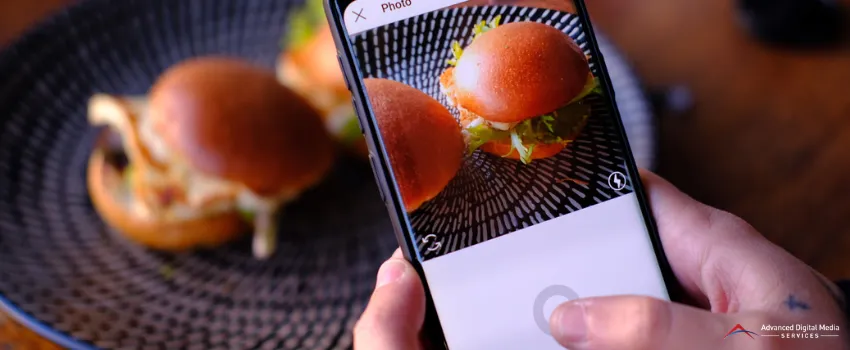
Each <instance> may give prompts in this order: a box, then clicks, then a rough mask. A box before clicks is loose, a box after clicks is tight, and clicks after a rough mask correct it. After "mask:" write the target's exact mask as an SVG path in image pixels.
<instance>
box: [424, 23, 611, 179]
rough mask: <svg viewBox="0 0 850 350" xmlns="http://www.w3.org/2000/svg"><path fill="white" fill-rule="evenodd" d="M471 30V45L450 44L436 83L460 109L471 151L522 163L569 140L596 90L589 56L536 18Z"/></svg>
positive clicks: (584, 119) (586, 114) (583, 120)
mask: <svg viewBox="0 0 850 350" xmlns="http://www.w3.org/2000/svg"><path fill="white" fill-rule="evenodd" d="M499 21H500V17H496V18H495V19H494V20H493V21H492V22H490V23H486V22H483V21H482V22H481V23H479V24H477V25H476V26H475V28H474V29H473V35H474V37H473V40H472V43H471V44H470V45H469V46H468V47H466V48H462V47H461V46H460V44H459V43H458V42H454V43H453V45H452V55H453V58H452V59H451V60H449V61H448V64H449V68H447V69H446V70H445V71H444V72H443V74H441V76H440V88H441V90H442V93H443V94H445V95H446V98H447V100H448V101H449V103H450V104H452V105H453V106H455V107H457V108H458V110H459V111H460V122H461V124H462V125H463V127H464V134H465V136H466V138H467V141H468V144H469V150H470V151H474V150H476V149H479V148H480V149H482V150H483V151H485V152H488V153H492V154H495V155H498V156H502V157H506V158H511V159H518V160H521V161H522V162H523V163H525V164H528V163H530V162H531V161H533V160H535V159H542V158H548V157H552V156H554V155H556V154H558V153H560V152H561V150H563V149H564V147H566V145H567V144H569V143H570V142H572V141H573V140H575V138H576V137H577V136H578V135H579V133H580V132H581V130H582V129H583V128H584V126H585V124H586V122H587V119H588V117H589V116H590V112H591V107H590V104H589V103H588V102H587V101H586V100H585V97H587V96H588V95H590V94H593V93H601V89H600V87H599V84H598V83H597V80H596V79H595V78H594V77H593V75H592V74H591V72H590V68H589V65H588V60H587V56H585V54H584V53H583V52H582V50H581V48H579V46H578V45H577V44H576V43H575V42H574V41H573V40H572V38H570V37H569V36H568V35H566V34H564V33H563V32H561V31H559V30H558V29H555V28H554V27H551V26H548V25H545V24H540V23H535V22H515V23H510V24H505V25H500V23H499Z"/></svg>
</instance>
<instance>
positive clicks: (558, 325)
mask: <svg viewBox="0 0 850 350" xmlns="http://www.w3.org/2000/svg"><path fill="white" fill-rule="evenodd" d="M550 326H551V327H552V335H553V336H554V337H555V338H556V339H558V340H560V341H561V342H567V343H569V344H573V345H575V344H581V343H583V342H584V341H585V339H587V324H586V323H585V317H584V305H582V304H581V303H577V302H571V303H566V304H564V305H561V306H559V307H558V308H557V309H555V311H554V312H553V313H552V319H551V323H550Z"/></svg>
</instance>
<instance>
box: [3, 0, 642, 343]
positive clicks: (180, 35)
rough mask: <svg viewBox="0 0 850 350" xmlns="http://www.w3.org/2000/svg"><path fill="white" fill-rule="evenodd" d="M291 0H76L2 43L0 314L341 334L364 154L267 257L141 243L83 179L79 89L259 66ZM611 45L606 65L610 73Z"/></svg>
mask: <svg viewBox="0 0 850 350" xmlns="http://www.w3.org/2000/svg"><path fill="white" fill-rule="evenodd" d="M299 3H300V2H298V1H287V0H239V1H236V0H181V1H173V0H116V1H107V0H91V1H85V2H83V3H81V4H79V5H76V6H74V7H73V8H70V9H69V10H67V11H64V12H62V13H60V14H58V15H57V16H55V17H53V18H52V19H50V20H49V21H48V22H46V23H43V24H42V25H41V26H40V27H39V28H37V29H36V30H34V31H33V32H30V33H29V34H28V35H26V36H25V37H24V38H23V39H22V40H20V41H18V42H17V43H15V44H14V45H12V46H11V47H10V48H9V49H8V50H7V51H6V52H4V53H3V54H2V55H0V304H2V306H3V307H4V308H5V309H6V311H9V312H10V313H11V314H12V315H13V316H15V317H16V318H17V319H18V320H19V321H21V322H23V323H24V324H25V325H28V326H30V327H32V328H34V329H35V330H36V331H38V332H39V333H41V334H42V335H44V336H46V337H48V338H50V339H51V340H54V341H56V342H57V343H59V344H60V345H62V346H65V347H68V348H88V347H99V348H126V349H134V348H144V349H177V348H190V349H195V348H196V349H225V348H226V349H234V348H237V349H242V348H262V349H266V348H268V349H272V348H275V349H277V348H280V349H296V348H297V349H328V348H347V347H349V346H350V344H351V338H350V329H351V327H352V325H353V323H354V322H355V320H356V318H357V316H358V315H359V313H360V311H361V310H362V308H363V306H364V305H365V302H366V300H367V298H368V295H369V293H370V292H371V289H372V287H373V283H374V273H375V271H376V269H377V267H378V265H379V264H380V262H381V261H382V260H383V259H384V258H386V257H387V256H388V255H389V254H390V253H391V252H392V250H393V249H394V247H395V246H396V243H395V239H394V238H393V235H392V234H391V233H390V232H391V228H390V225H389V221H388V220H387V218H386V211H385V209H384V207H383V205H382V203H381V201H380V199H379V197H378V196H377V191H376V189H375V186H374V185H373V181H372V178H371V176H372V175H371V174H370V171H369V170H368V165H365V164H362V163H359V162H356V161H344V160H343V161H341V162H340V164H339V165H338V166H337V170H336V172H335V174H334V175H333V176H331V178H329V179H328V180H327V182H326V183H325V184H323V185H322V186H320V187H319V188H316V189H315V190H313V191H311V192H309V193H307V194H305V195H304V196H303V198H302V199H301V200H300V201H298V202H297V203H295V204H293V205H292V206H290V207H288V208H287V210H286V213H285V218H284V223H283V224H284V225H283V227H284V228H283V229H282V231H283V232H282V233H281V235H280V237H281V244H280V251H279V252H278V254H276V255H275V257H274V258H273V259H272V260H270V261H265V262H259V261H256V260H254V259H253V258H252V257H251V254H250V249H249V245H248V244H247V242H244V243H241V244H236V245H234V246H230V247H227V248H222V249H218V250H213V251H205V252H198V253H195V254H185V255H171V254H160V253H154V252H151V251H148V250H145V249H141V248H139V247H137V246H135V245H133V244H130V243H127V242H125V241H124V240H122V239H120V238H118V237H116V236H115V234H114V233H112V232H111V231H110V230H109V229H108V228H107V227H106V226H105V225H104V224H103V223H102V222H101V221H100V219H99V218H98V216H97V214H96V213H95V212H94V211H93V209H92V207H91V204H90V201H89V199H88V195H87V192H86V188H85V163H86V160H87V157H88V154H89V152H90V150H91V146H92V141H93V140H92V136H93V134H92V130H91V129H90V128H89V127H88V125H87V124H86V121H85V106H86V101H87V99H88V97H89V96H90V95H91V94H93V93H95V92H108V93H116V94H138V93H143V92H145V91H146V90H147V88H148V87H149V86H150V84H151V83H152V82H153V81H154V79H155V78H156V77H157V76H158V75H159V74H160V73H161V72H162V71H164V70H165V69H166V68H167V67H168V66H170V65H171V64H174V63H176V62H178V61H180V60H182V59H185V58H188V57H192V56H197V55H204V54H229V55H236V56H241V57H245V58H247V59H250V60H252V61H255V62H257V63H259V64H262V65H265V66H267V67H269V68H272V66H273V64H274V61H275V58H276V56H277V54H278V50H279V44H278V43H279V41H280V40H279V39H280V38H281V35H282V34H283V32H284V24H285V23H284V22H285V18H286V15H287V13H288V12H289V10H290V8H291V7H292V6H293V5H297V4H299ZM613 57H614V56H610V55H609V56H607V58H608V61H609V66H610V67H609V68H611V69H612V71H613V70H615V68H616V69H619V70H620V71H621V72H622V69H623V67H622V66H621V63H620V62H618V61H616V60H612V58H613ZM618 77H619V78H620V79H621V80H617V79H618ZM628 79H629V76H628V75H627V73H624V74H623V75H619V76H617V75H615V85H616V86H617V89H618V93H619V95H618V96H619V98H623V95H624V94H625V95H627V96H629V97H628V98H629V100H628V101H633V102H636V103H637V104H635V103H622V102H621V104H622V105H621V107H624V108H633V109H632V112H631V114H629V113H627V114H626V123H627V125H631V126H635V125H638V126H640V127H643V126H644V125H648V124H646V123H647V119H648V117H649V114H648V112H647V110H646V108H645V105H643V99H642V97H640V95H638V94H637V93H636V91H638V90H637V87H636V85H635V84H634V82H633V81H631V80H628ZM624 92H625V93H624ZM628 106H632V107H628ZM634 106H640V107H634ZM634 115H640V117H635V118H632V119H630V118H629V116H634ZM630 130H634V129H630ZM641 130H646V129H641ZM630 132H631V131H630ZM648 135H649V134H646V133H643V132H641V133H639V134H637V136H635V135H632V138H633V145H647V144H648V143H644V142H650V141H649V139H647V138H646V136H648ZM635 141H638V142H640V143H636V142H635ZM637 151H638V154H639V155H640V154H643V155H646V154H650V152H648V151H647V148H638V149H637Z"/></svg>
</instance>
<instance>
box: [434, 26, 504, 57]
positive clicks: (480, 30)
mask: <svg viewBox="0 0 850 350" xmlns="http://www.w3.org/2000/svg"><path fill="white" fill-rule="evenodd" d="M501 22H502V15H498V16H496V17H495V18H493V19H492V20H491V21H490V22H489V23H488V22H487V21H481V22H478V23H477V24H476V25H475V27H473V28H472V40H475V39H478V37H479V36H481V35H482V34H484V33H486V32H488V31H490V30H492V29H495V28H496V27H498V26H499V25H500V24H501ZM462 55H463V47H461V46H460V42H458V41H454V42H452V57H453V58H452V59H450V60H448V61H447V63H448V64H449V65H450V66H452V67H455V66H457V61H458V60H459V59H460V57H461V56H462Z"/></svg>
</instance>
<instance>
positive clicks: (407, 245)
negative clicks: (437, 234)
mask: <svg viewBox="0 0 850 350" xmlns="http://www.w3.org/2000/svg"><path fill="white" fill-rule="evenodd" d="M354 1H355V0H324V5H325V13H326V16H327V17H328V21H329V24H330V26H331V32H332V33H333V37H334V42H335V43H336V46H337V55H338V56H339V61H340V65H341V68H342V70H343V74H344V76H345V78H346V80H347V83H348V86H349V89H350V90H351V93H352V95H353V102H354V105H355V109H356V111H357V115H358V118H359V120H360V123H361V126H363V132H364V135H365V136H366V141H367V144H368V148H369V155H370V162H371V163H372V170H373V171H374V172H375V178H376V181H377V184H378V187H379V189H380V191H381V194H382V198H383V199H384V203H385V204H386V206H387V209H388V211H389V212H390V218H391V221H392V223H393V228H394V230H395V235H396V239H397V240H398V242H399V246H400V248H401V250H402V252H403V253H404V257H405V258H406V259H407V260H408V261H410V262H411V264H412V265H413V266H414V268H415V269H416V271H417V273H419V276H420V279H421V280H422V284H423V286H424V287H425V294H426V296H427V313H426V323H425V329H424V330H423V331H424V338H425V340H426V341H428V342H429V343H431V344H430V345H432V346H434V345H436V346H440V347H441V348H447V345H446V342H445V337H444V335H443V331H442V327H441V325H440V322H439V316H438V315H437V312H436V309H435V307H434V304H433V300H432V299H431V293H430V289H429V286H428V281H427V279H426V278H425V273H424V270H423V268H422V263H421V260H420V255H419V253H418V252H417V250H416V242H415V236H414V235H413V230H412V227H411V226H410V224H409V220H408V219H407V212H406V210H405V209H404V206H403V204H402V203H403V202H402V201H401V196H400V194H399V193H398V190H397V187H396V186H389V182H388V179H389V181H392V183H393V184H394V183H395V178H394V174H393V172H392V169H391V167H390V162H389V157H388V156H387V154H386V150H385V149H384V147H383V146H382V145H383V142H382V140H381V136H380V133H379V132H378V125H377V122H376V120H375V118H374V117H373V113H372V111H371V109H370V107H369V103H368V96H367V95H366V93H365V88H364V86H363V80H362V79H361V77H362V74H361V72H360V67H359V65H358V64H357V62H356V61H355V56H354V52H353V46H352V42H351V38H350V36H349V35H348V31H347V29H346V28H345V19H344V14H343V13H342V11H344V10H345V9H346V8H347V7H348V5H349V4H350V3H352V2H354ZM565 1H572V2H573V3H574V5H575V7H576V12H577V14H576V15H577V16H579V18H580V20H581V22H582V26H583V28H584V30H585V32H586V33H587V42H588V43H589V44H590V45H591V50H592V51H593V52H594V53H595V55H593V58H592V59H593V60H595V61H596V62H595V63H596V64H597V66H598V67H599V74H598V76H597V78H599V80H600V81H602V85H603V86H604V89H605V92H606V94H605V96H606V97H607V99H608V100H609V103H610V105H611V107H612V108H613V111H612V112H613V113H612V115H613V116H614V117H615V121H616V122H615V128H616V129H617V131H618V133H619V134H620V136H621V137H622V138H623V140H624V141H625V144H626V145H629V144H630V143H629V141H628V135H627V134H626V130H625V127H624V125H623V121H622V117H621V116H620V111H619V108H618V107H617V101H616V95H615V94H616V92H615V91H614V88H613V86H612V84H611V79H610V76H609V74H608V69H607V66H606V64H605V58H604V57H603V55H602V52H601V51H600V50H599V45H598V42H597V37H596V33H595V31H594V28H593V26H592V25H591V21H590V16H589V15H588V11H587V7H586V6H585V3H584V0H565ZM366 116H368V118H367V117H366ZM623 148H624V151H625V153H626V157H625V158H626V159H625V161H626V167H627V171H628V172H629V174H628V176H629V178H630V180H631V181H632V187H633V188H634V193H635V195H636V197H637V199H638V203H639V206H640V210H641V214H642V216H643V219H644V223H645V225H646V229H647V232H648V234H649V236H650V241H651V242H652V247H653V250H654V252H655V257H656V259H657V261H658V265H659V267H660V269H661V274H662V278H663V280H664V284H665V286H666V287H667V292H668V295H669V297H670V299H671V300H672V301H681V300H684V299H685V294H684V290H683V288H682V286H681V285H680V284H679V282H678V280H677V279H676V277H675V274H674V273H673V269H672V267H671V266H670V263H669V261H668V259H667V255H666V254H665V253H664V249H663V245H662V242H661V237H660V235H659V234H658V228H657V225H656V222H655V219H654V217H653V216H652V210H651V206H650V203H649V200H648V197H647V195H646V191H645V189H644V186H643V182H642V180H641V178H640V173H639V171H638V168H637V165H636V164H635V159H634V155H633V154H632V150H631V147H623ZM434 342H436V344H435V343H434Z"/></svg>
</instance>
